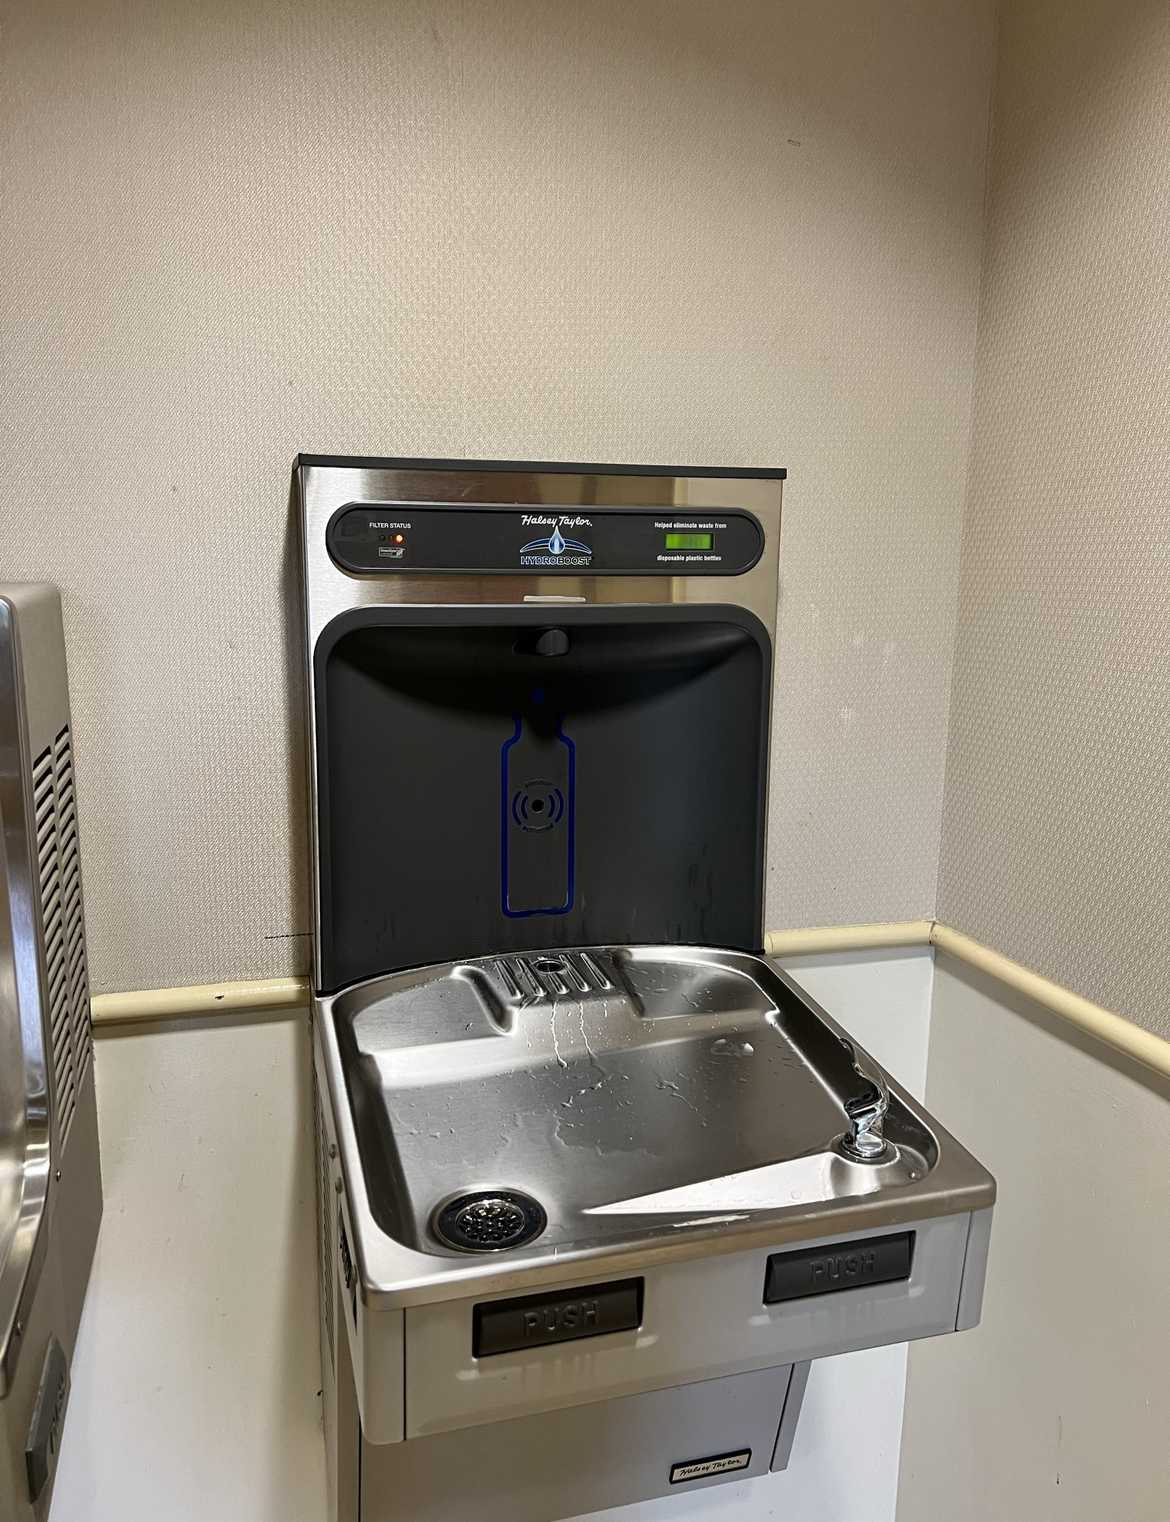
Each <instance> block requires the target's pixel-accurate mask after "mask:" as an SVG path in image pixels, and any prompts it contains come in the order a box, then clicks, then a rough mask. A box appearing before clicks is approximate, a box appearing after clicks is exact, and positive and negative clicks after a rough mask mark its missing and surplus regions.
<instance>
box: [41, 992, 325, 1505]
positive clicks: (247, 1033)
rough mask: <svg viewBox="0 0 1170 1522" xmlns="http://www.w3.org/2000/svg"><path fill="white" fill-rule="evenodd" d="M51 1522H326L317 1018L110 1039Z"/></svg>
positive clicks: (104, 1046)
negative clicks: (313, 1079)
mask: <svg viewBox="0 0 1170 1522" xmlns="http://www.w3.org/2000/svg"><path fill="white" fill-rule="evenodd" d="M95 1062H96V1070H97V1094H98V1118H99V1124H100V1127H101V1138H102V1172H103V1176H104V1184H105V1198H106V1206H105V1216H104V1219H103V1221H102V1231H101V1237H100V1240H99V1243H98V1252H97V1258H96V1261H95V1264H94V1275H93V1279H92V1280H91V1282H90V1288H89V1297H88V1299H87V1302H86V1308H85V1314H84V1318H83V1320H82V1326H81V1334H80V1338H79V1341H78V1347H77V1353H76V1356H75V1359H74V1367H73V1392H72V1395H71V1397H70V1404H69V1410H68V1415H67V1418H66V1425H65V1437H64V1443H63V1446H62V1451H61V1461H60V1468H59V1471H58V1477H57V1486H56V1490H55V1492H54V1500H53V1508H52V1517H51V1522H323V1518H324V1515H325V1512H324V1506H325V1481H324V1468H325V1465H324V1453H323V1451H322V1444H321V1429H320V1406H319V1399H318V1391H319V1388H320V1384H321V1371H320V1363H319V1359H318V1354H317V1268H316V1257H315V1254H316V1235H315V1196H314V1182H313V1145H312V1134H311V1131H310V1128H309V1125H310V1123H309V1115H310V1098H309V1076H308V1074H309V1068H308V1040H307V1035H306V1031H305V1024H304V1019H303V1017H296V1018H291V1019H290V1018H283V1019H279V1020H268V1021H262V1022H260V1023H256V1024H236V1023H232V1022H223V1023H221V1024H217V1025H213V1026H198V1025H196V1024H195V1023H194V1022H184V1023H182V1024H179V1025H176V1026H173V1027H170V1028H166V1029H159V1028H155V1029H154V1030H149V1031H145V1032H141V1033H138V1032H136V1033H135V1034H133V1035H127V1036H118V1037H104V1038H103V1039H102V1040H100V1041H99V1042H98V1043H97V1047H96V1052H95Z"/></svg>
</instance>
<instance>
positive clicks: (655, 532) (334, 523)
mask: <svg viewBox="0 0 1170 1522" xmlns="http://www.w3.org/2000/svg"><path fill="white" fill-rule="evenodd" d="M326 543H327V546H328V549H329V553H330V555H331V556H332V558H333V560H334V562H335V563H336V564H337V565H339V566H340V567H341V569H342V570H344V571H349V572H351V573H353V574H355V575H359V576H363V575H364V576H387V575H395V574H398V573H402V572H411V571H413V572H415V573H420V572H421V573H428V572H429V573H433V574H437V575H452V574H456V575H457V574H459V573H467V574H471V575H484V574H485V573H486V574H488V575H507V574H511V575H515V574H516V573H517V572H521V573H524V572H528V573H531V574H533V575H539V576H548V575H554V576H555V575H568V576H589V575H592V576H654V575H658V576H742V575H743V573H744V572H745V571H750V570H751V568H752V566H754V565H755V563H756V561H757V560H759V558H760V556H761V554H762V553H763V549H764V532H763V529H762V528H761V527H760V525H759V522H758V520H757V519H756V518H755V517H754V516H753V515H752V514H751V513H749V512H746V511H744V510H743V509H742V508H711V509H706V508H688V509H686V510H678V509H675V508H670V507H649V508H645V509H643V508H634V509H623V510H621V511H615V510H613V509H612V508H559V507H511V506H509V507H494V506H493V507H487V506H483V507H479V506H477V507H462V506H460V507H448V506H444V505H443V504H439V503H421V504H419V503H369V502H363V503H353V504H350V505H348V506H346V507H343V508H341V509H339V511H338V512H336V513H334V515H333V517H332V519H331V520H330V522H329V527H328V529H327V530H326Z"/></svg>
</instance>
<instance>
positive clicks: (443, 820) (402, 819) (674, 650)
mask: <svg viewBox="0 0 1170 1522" xmlns="http://www.w3.org/2000/svg"><path fill="white" fill-rule="evenodd" d="M550 631H555V633H554V634H553V635H552V637H545V636H549V634H550ZM550 652H552V653H550ZM314 665H315V688H316V707H317V712H316V735H317V754H316V765H317V797H318V821H317V823H318V833H319V858H318V859H319V861H320V864H321V876H320V881H319V901H320V922H321V963H322V967H321V971H322V987H323V991H327V992H328V991H333V990H336V989H338V988H341V987H344V986H346V985H347V984H349V983H352V982H355V981H357V980H359V979H362V978H367V977H372V976H375V975H378V974H381V973H387V972H393V971H397V970H400V969H402V968H405V967H414V966H421V965H426V964H428V963H433V962H446V961H455V960H458V959H460V958H463V957H475V956H486V955H491V954H492V953H496V952H501V953H503V952H509V951H535V950H542V949H545V948H553V947H567V946H591V945H604V944H609V945H614V944H622V943H629V942H641V943H651V942H666V943H674V944H684V945H685V944H692V945H715V946H727V947H732V948H735V949H739V950H743V951H759V950H760V948H761V945H762V937H763V874H764V835H765V806H766V781H767V743H768V710H769V694H770V689H771V648H770V642H769V639H768V635H767V631H766V630H765V629H764V626H763V625H762V624H761V623H760V621H759V620H758V619H757V618H755V617H754V615H752V614H751V613H749V612H747V611H746V610H745V609H742V608H737V607H730V606H728V607H725V606H719V605H696V606H678V605H664V606H662V607H646V606H639V607H626V606H620V605H615V606H612V607H598V606H586V607H573V608H564V609H555V610H554V609H550V608H539V607H537V608H526V607H484V608H473V607H466V606H463V607H406V606H402V607H387V606H380V607H370V608H362V609H355V610H353V611H351V612H348V613H344V614H342V615H340V616H339V617H338V618H337V619H335V620H334V621H333V622H332V623H331V624H329V625H328V627H327V628H326V629H325V630H324V632H323V633H322V635H321V637H320V639H319V640H318V642H317V646H316V649H315V652H314Z"/></svg>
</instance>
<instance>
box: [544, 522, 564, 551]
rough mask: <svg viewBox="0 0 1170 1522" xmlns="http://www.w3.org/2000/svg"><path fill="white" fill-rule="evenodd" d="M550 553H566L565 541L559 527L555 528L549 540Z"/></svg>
mask: <svg viewBox="0 0 1170 1522" xmlns="http://www.w3.org/2000/svg"><path fill="white" fill-rule="evenodd" d="M548 552H549V554H550V555H563V554H564V553H565V541H564V537H563V536H562V534H561V531H560V529H559V528H554V529H553V531H552V533H551V535H550V536H549V541H548Z"/></svg>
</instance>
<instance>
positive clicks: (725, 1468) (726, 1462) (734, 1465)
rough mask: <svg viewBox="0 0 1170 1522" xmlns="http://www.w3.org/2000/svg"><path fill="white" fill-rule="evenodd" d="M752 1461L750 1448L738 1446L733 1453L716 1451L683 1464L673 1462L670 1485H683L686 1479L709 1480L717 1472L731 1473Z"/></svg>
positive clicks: (745, 1466) (744, 1467)
mask: <svg viewBox="0 0 1170 1522" xmlns="http://www.w3.org/2000/svg"><path fill="white" fill-rule="evenodd" d="M751 1461H752V1450H751V1449H750V1448H739V1449H737V1450H736V1452H735V1453H717V1454H715V1456H714V1457H713V1458H709V1459H689V1460H688V1461H687V1462H686V1463H685V1464H675V1465H674V1466H673V1467H672V1469H671V1471H670V1483H671V1484H672V1485H685V1484H686V1482H687V1481H688V1480H709V1479H711V1478H712V1477H713V1476H714V1475H717V1474H732V1473H734V1471H735V1470H737V1469H746V1468H747V1467H748V1465H749V1464H750V1463H751Z"/></svg>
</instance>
